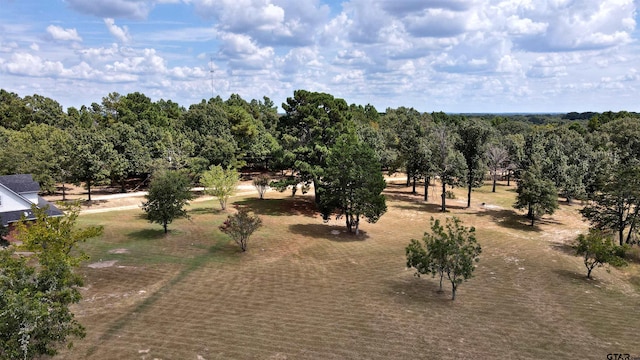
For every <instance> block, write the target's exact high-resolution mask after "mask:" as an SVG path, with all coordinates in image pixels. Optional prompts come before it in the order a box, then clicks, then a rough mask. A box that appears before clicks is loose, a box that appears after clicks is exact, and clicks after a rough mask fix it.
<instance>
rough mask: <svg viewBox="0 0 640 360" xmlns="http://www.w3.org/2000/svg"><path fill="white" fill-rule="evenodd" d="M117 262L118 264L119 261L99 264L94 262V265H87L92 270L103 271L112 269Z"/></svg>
mask: <svg viewBox="0 0 640 360" xmlns="http://www.w3.org/2000/svg"><path fill="white" fill-rule="evenodd" d="M117 262H118V260H108V261H98V262H94V263H91V264H89V265H87V267H90V268H92V269H103V268H108V267H112V266H114V265H115V264H116V263H117Z"/></svg>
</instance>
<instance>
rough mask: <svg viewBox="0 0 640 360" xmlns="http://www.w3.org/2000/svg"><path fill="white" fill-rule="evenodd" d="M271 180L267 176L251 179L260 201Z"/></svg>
mask: <svg viewBox="0 0 640 360" xmlns="http://www.w3.org/2000/svg"><path fill="white" fill-rule="evenodd" d="M270 182H271V178H270V177H269V175H267V174H260V175H258V176H256V177H255V178H254V179H253V186H254V187H255V188H256V190H258V195H259V196H260V200H262V199H264V193H265V192H267V190H268V189H269V183H270Z"/></svg>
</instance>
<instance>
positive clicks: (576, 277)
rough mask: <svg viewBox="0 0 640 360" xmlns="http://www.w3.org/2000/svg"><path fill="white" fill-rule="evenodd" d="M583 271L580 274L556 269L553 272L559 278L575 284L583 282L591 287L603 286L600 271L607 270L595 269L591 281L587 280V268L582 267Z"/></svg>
mask: <svg viewBox="0 0 640 360" xmlns="http://www.w3.org/2000/svg"><path fill="white" fill-rule="evenodd" d="M581 270H584V271H582V272H580V271H569V270H565V269H555V270H553V272H554V273H555V274H556V275H558V276H559V277H561V278H563V279H568V280H571V281H573V282H582V283H586V284H589V285H598V286H601V285H602V284H603V282H602V281H600V280H599V279H598V271H606V270H605V269H598V268H595V269H593V271H592V272H591V279H589V278H587V268H586V267H582V269H581Z"/></svg>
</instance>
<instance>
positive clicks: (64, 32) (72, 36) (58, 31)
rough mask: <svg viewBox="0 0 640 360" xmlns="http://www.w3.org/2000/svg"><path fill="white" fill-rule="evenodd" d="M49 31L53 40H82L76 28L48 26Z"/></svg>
mask: <svg viewBox="0 0 640 360" xmlns="http://www.w3.org/2000/svg"><path fill="white" fill-rule="evenodd" d="M47 33H48V34H49V36H51V38H52V39H53V40H59V41H82V38H81V37H80V35H78V31H77V30H76V29H63V28H62V27H60V26H57V25H49V26H47Z"/></svg>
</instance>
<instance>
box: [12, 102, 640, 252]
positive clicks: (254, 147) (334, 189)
mask: <svg viewBox="0 0 640 360" xmlns="http://www.w3.org/2000/svg"><path fill="white" fill-rule="evenodd" d="M282 109H283V110H284V113H282V114H279V113H278V111H277V106H276V105H275V104H274V103H273V101H271V100H270V99H269V98H267V97H264V98H263V99H262V100H250V101H248V100H245V99H242V98H241V97H240V96H238V95H232V96H230V97H229V98H228V99H226V100H223V99H221V98H220V97H216V98H211V99H209V100H202V101H201V102H200V103H197V104H192V105H190V106H189V107H188V108H185V107H184V106H181V105H179V104H177V103H175V102H172V101H171V100H159V101H156V102H154V101H151V99H150V98H149V97H147V96H146V95H144V94H141V93H137V92H136V93H132V94H127V95H120V94H118V93H111V94H108V95H107V96H105V97H104V98H103V99H102V101H101V102H100V103H92V104H91V105H89V106H82V107H80V108H79V109H77V108H73V107H71V108H68V109H67V110H66V111H64V110H63V108H62V106H61V105H60V104H58V103H57V102H56V101H55V100H53V99H49V98H46V97H43V96H40V95H33V96H26V97H24V98H21V97H20V96H18V95H17V94H15V93H10V92H7V91H5V90H0V174H12V173H31V174H33V175H34V178H35V179H36V180H37V181H38V182H40V184H41V186H42V188H43V190H45V191H49V192H52V191H56V187H59V186H60V184H64V183H78V184H79V183H82V184H84V185H85V186H86V187H87V189H88V191H89V193H90V191H91V187H93V186H94V185H96V184H105V183H111V184H113V185H117V186H120V187H121V188H122V190H123V191H125V189H126V188H127V182H128V181H130V180H131V179H136V180H135V182H134V184H133V185H130V186H136V185H139V184H140V183H143V182H144V181H145V180H147V179H149V178H150V176H151V175H152V174H153V173H154V172H155V171H157V170H159V169H174V170H180V171H181V172H183V173H186V174H188V176H189V178H190V181H191V183H192V184H197V183H199V182H200V179H201V176H202V175H203V174H204V173H205V172H206V171H207V169H210V168H211V167H215V166H219V167H220V168H224V169H230V168H235V169H240V168H242V167H246V166H252V167H260V168H262V169H267V170H270V171H277V172H279V173H280V174H282V175H284V176H283V177H282V178H279V179H277V181H276V182H272V183H271V185H272V187H275V188H277V189H279V190H285V189H291V191H292V192H293V193H294V194H295V192H296V191H297V189H298V188H299V187H298V186H300V188H302V191H306V190H307V189H311V188H313V189H314V191H315V195H316V202H317V203H318V204H319V209H320V210H321V211H322V212H323V213H324V214H325V216H328V215H329V213H331V212H333V213H336V212H337V213H338V215H343V216H345V217H346V219H347V225H351V226H353V228H354V229H357V222H358V220H359V218H360V215H362V216H365V217H369V215H371V219H374V220H375V219H376V218H377V217H378V216H379V215H377V214H381V213H383V212H384V209H385V206H384V204H383V203H381V202H380V199H378V198H377V197H376V196H377V195H378V194H379V192H378V193H377V194H368V193H367V192H366V191H364V190H363V191H361V190H357V189H355V188H353V187H352V186H351V185H350V183H349V180H350V179H344V178H342V179H340V178H336V177H337V176H339V175H345V171H344V169H345V165H348V166H347V167H348V168H350V169H353V171H352V172H351V175H352V176H353V177H360V178H361V176H362V174H363V172H368V171H372V169H371V166H368V167H360V168H358V167H359V166H360V165H361V163H362V161H364V160H362V161H360V160H359V158H360V157H364V158H366V159H367V160H366V162H368V163H371V164H374V165H375V167H379V168H380V169H381V170H385V171H389V172H395V171H403V172H406V174H407V184H408V185H412V189H413V192H415V193H417V192H418V187H417V186H418V184H422V185H423V186H424V191H423V192H424V198H425V199H428V197H429V193H428V192H429V189H430V187H431V186H435V185H436V184H437V185H438V186H439V190H436V191H438V193H439V194H438V196H439V197H440V202H441V209H442V211H446V209H447V204H446V200H447V198H448V197H449V194H450V192H449V191H450V189H451V188H452V187H456V186H464V187H466V188H467V199H466V200H467V201H466V204H467V206H471V204H472V203H473V199H472V190H473V188H475V187H477V186H479V185H481V184H482V182H483V180H484V179H485V177H487V176H489V177H490V178H493V179H494V180H498V179H505V180H507V182H508V185H511V184H512V180H516V181H517V184H518V191H517V192H518V199H517V203H516V207H517V208H521V209H523V210H525V212H526V216H528V217H529V219H530V220H531V222H532V223H534V221H535V219H536V218H537V217H539V216H541V215H544V214H549V213H553V211H554V210H555V208H557V206H558V205H557V200H558V197H559V198H560V199H563V200H564V201H566V202H568V203H571V202H574V201H576V200H579V201H582V202H585V204H586V207H585V209H584V210H583V215H584V217H585V219H587V220H589V221H590V222H591V223H592V225H593V227H594V228H597V229H600V230H609V231H614V232H615V233H616V235H617V238H618V240H619V242H620V243H634V242H635V241H636V237H637V233H638V229H639V228H640V226H638V218H639V216H638V215H639V214H640V206H639V203H640V194H638V191H637V187H636V186H635V185H636V182H637V179H638V177H639V176H638V175H640V170H638V169H640V120H639V118H638V115H637V114H635V113H629V112H618V113H614V112H606V113H581V114H579V113H569V114H551V115H517V114H514V115H476V114H469V115H451V114H445V113H442V112H434V113H421V112H419V111H417V110H415V109H412V108H405V107H400V108H396V109H391V108H390V109H385V111H384V112H380V111H378V110H377V109H375V108H374V107H373V106H371V105H365V106H363V105H357V104H352V105H349V104H347V103H346V102H345V101H344V100H343V99H339V98H335V97H334V96H332V95H330V94H326V93H317V92H309V91H305V90H298V91H295V92H294V94H293V96H292V97H290V98H288V99H287V100H286V102H285V103H283V104H282ZM342 153H344V155H345V156H342ZM364 158H363V159H364ZM347 175H348V174H347ZM351 175H350V176H351ZM374 183H375V185H374ZM371 186H372V187H376V189H377V188H380V183H379V181H377V180H376V181H374V182H372V185H371ZM358 191H360V192H359V194H361V195H360V196H367V197H369V201H371V202H372V203H370V204H367V205H366V206H365V205H358V204H357V202H354V200H353V199H350V198H349V196H348V194H345V192H351V193H355V192H358ZM376 191H377V190H376ZM89 196H90V195H89ZM323 196H326V197H327V199H322V197H323ZM374 203H375V204H377V205H373V204H374ZM355 209H361V210H355ZM362 209H366V212H365V210H362ZM374 210H375V211H374ZM354 211H355V212H354ZM367 214H368V215H367Z"/></svg>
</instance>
